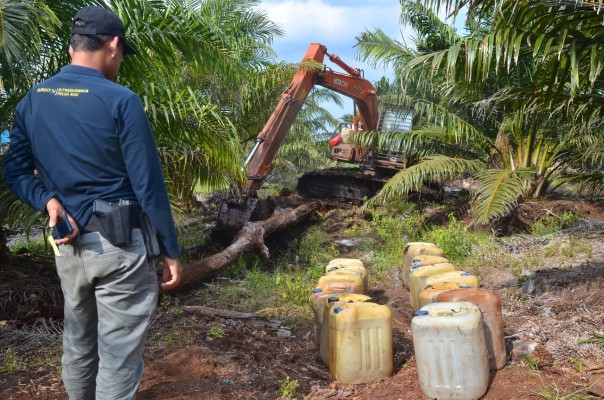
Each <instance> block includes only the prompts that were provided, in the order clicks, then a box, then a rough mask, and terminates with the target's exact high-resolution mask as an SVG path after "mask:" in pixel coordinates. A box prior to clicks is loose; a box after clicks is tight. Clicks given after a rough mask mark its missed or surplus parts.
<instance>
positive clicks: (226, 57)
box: [0, 0, 281, 222]
mask: <svg viewBox="0 0 604 400" xmlns="http://www.w3.org/2000/svg"><path fill="white" fill-rule="evenodd" d="M13 3H15V4H13ZM83 3H84V2H83V1H73V2H62V1H33V0H30V1H25V2H19V3H18V6H17V4H16V2H6V3H0V11H2V13H1V15H0V18H1V21H2V23H3V26H4V27H13V26H17V27H20V28H21V31H19V30H18V29H16V28H15V29H12V28H11V29H9V30H7V29H5V30H4V31H3V32H4V36H3V38H4V41H3V43H4V44H5V46H4V47H2V48H0V52H1V53H0V57H1V58H0V62H1V64H0V68H1V69H0V71H1V72H2V82H3V86H4V91H2V92H1V93H0V96H1V98H2V103H1V104H0V118H2V120H4V121H7V120H10V118H12V114H13V111H14V107H15V105H16V104H17V102H18V101H19V100H20V99H21V98H22V97H23V95H24V94H25V92H26V90H27V89H28V88H29V87H30V86H31V85H33V84H35V83H37V82H39V81H41V80H43V79H45V78H47V77H49V76H51V75H53V74H55V73H56V72H57V71H58V70H59V69H60V68H61V67H62V66H63V65H65V64H66V63H68V54H67V51H66V50H67V38H68V37H69V31H70V24H69V23H65V21H71V18H72V17H73V15H74V14H75V12H76V11H77V10H78V9H79V8H81V7H82V6H83V5H84V4H83ZM85 3H86V5H100V6H104V7H107V8H109V9H111V10H113V11H114V12H115V13H116V14H117V15H118V16H120V17H121V19H122V20H123V21H124V23H125V25H126V26H127V27H128V32H129V36H130V37H131V41H132V42H133V43H134V45H135V47H136V48H138V49H139V50H140V52H141V54H140V55H139V56H137V57H127V58H126V59H125V60H124V62H123V65H122V69H121V72H120V76H119V77H118V82H119V83H121V84H124V85H125V86H128V87H129V88H131V89H132V90H133V91H135V92H136V93H138V94H139V95H140V96H141V99H142V100H143V103H144V105H145V107H146V110H147V112H148V115H149V118H150V121H151V123H152V126H153V130H154V134H155V136H156V142H157V144H158V147H159V149H160V154H161V155H162V157H163V159H164V168H165V176H166V178H167V183H168V188H169V192H170V194H171V196H172V199H173V200H174V201H175V202H178V203H182V204H185V205H186V204H187V202H190V200H191V198H192V193H193V188H194V187H195V185H196V184H198V183H199V182H203V183H205V184H207V185H210V186H212V185H213V186H218V185H224V184H226V183H227V182H233V181H241V180H242V179H243V176H242V174H241V169H240V166H241V160H242V158H243V157H242V146H241V140H240V136H239V132H238V129H237V128H236V126H235V125H234V123H233V121H237V120H238V119H241V115H240V113H241V107H240V103H241V102H242V100H241V98H240V97H239V96H237V93H238V91H239V88H240V86H241V84H242V83H244V82H250V81H253V80H254V79H255V78H256V74H255V73H256V72H257V71H259V70H261V69H262V68H266V67H267V66H268V65H269V64H270V62H271V56H272V50H271V49H270V43H271V40H272V38H273V36H274V35H279V34H281V31H280V29H279V28H278V27H277V26H276V25H275V24H273V23H272V22H270V21H269V20H268V18H267V17H266V15H264V14H262V13H259V12H258V11H257V10H256V9H255V8H254V5H255V4H256V3H257V1H255V0H164V1H158V0H156V1H138V0H107V1H100V0H99V1H87V2H85ZM40 26H42V27H44V29H40ZM8 34H11V35H13V36H8ZM250 94H251V93H250ZM259 94H261V92H260V91H258V92H257V95H259ZM259 97H260V96H259ZM246 101H247V102H250V103H253V99H249V98H248V99H246ZM268 114H270V111H266V116H267V117H268ZM5 192H6V189H5V188H4V192H3V193H0V217H3V218H7V219H6V220H5V221H12V222H18V221H32V220H35V218H27V219H25V218H21V217H20V218H18V219H17V218H15V217H14V216H15V215H20V214H19V213H17V211H16V210H17V208H19V207H21V205H20V203H19V202H18V201H16V199H15V198H14V197H12V196H11V195H10V194H9V193H5ZM22 210H23V211H20V213H25V214H27V213H31V211H29V210H27V209H26V208H24V209H22Z"/></svg>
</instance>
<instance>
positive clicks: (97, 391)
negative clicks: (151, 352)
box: [56, 229, 158, 400]
mask: <svg viewBox="0 0 604 400" xmlns="http://www.w3.org/2000/svg"><path fill="white" fill-rule="evenodd" d="M59 249H60V252H61V256H59V257H56V263H57V272H58V274H59V278H60V279H61V287H62V290H63V294H64V296H65V327H64V331H63V359H62V363H63V372H62V377H63V383H64V384H65V387H66V389H67V393H68V394H69V399H70V400H88V399H96V400H109V399H111V400H117V399H134V398H135V396H136V391H137V390H138V387H139V385H140V382H141V378H142V375H143V358H142V349H143V342H144V338H145V335H146V333H147V328H148V327H149V323H150V321H151V317H152V315H153V313H154V312H155V308H156V304H157V296H158V286H157V275H156V272H155V269H154V267H153V265H152V263H149V262H148V261H147V257H146V251H145V244H144V242H143V237H142V234H141V231H140V230H139V229H134V230H133V232H132V245H131V246H128V247H115V246H113V245H111V243H109V242H108V241H107V240H105V239H104V238H103V237H102V236H101V235H100V234H99V233H96V232H91V233H86V234H84V235H81V236H80V238H79V240H77V241H75V242H73V243H72V244H70V245H64V246H60V247H59Z"/></svg>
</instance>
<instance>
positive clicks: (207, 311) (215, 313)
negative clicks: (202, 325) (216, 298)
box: [184, 306, 265, 319]
mask: <svg viewBox="0 0 604 400" xmlns="http://www.w3.org/2000/svg"><path fill="white" fill-rule="evenodd" d="M184 310H185V311H187V312H190V313H192V314H195V315H199V316H200V317H205V318H208V317H209V318H216V317H218V318H225V319H254V318H258V319H265V318H264V317H262V316H260V315H257V314H252V313H242V312H238V311H232V310H224V309H220V308H211V307H204V306H185V307H184Z"/></svg>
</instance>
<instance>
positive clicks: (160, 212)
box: [2, 65, 180, 258]
mask: <svg viewBox="0 0 604 400" xmlns="http://www.w3.org/2000/svg"><path fill="white" fill-rule="evenodd" d="M34 169H37V178H36V176H35V175H34ZM2 172H3V176H4V181H5V183H6V185H7V186H8V188H9V189H10V190H11V191H12V192H13V193H15V194H16V195H17V196H18V197H19V198H20V199H22V200H23V201H25V202H26V203H27V204H29V205H30V206H31V207H33V208H35V209H37V210H40V211H44V210H45V207H46V203H48V201H49V200H50V199H51V198H52V197H53V196H57V197H58V198H59V200H60V201H61V203H62V204H63V206H64V207H65V209H66V210H67V212H68V213H69V214H71V215H72V216H73V217H74V219H75V220H76V221H77V222H78V225H79V227H80V229H82V228H83V227H84V226H86V224H87V222H88V220H89V218H90V216H91V215H92V202H93V201H94V200H95V199H102V200H106V201H116V200H119V199H126V200H135V201H138V202H139V203H140V204H141V206H142V207H143V209H144V210H145V212H146V213H147V214H148V215H149V217H150V218H151V221H152V222H153V224H154V225H155V227H156V228H157V230H158V234H159V238H158V239H159V241H160V246H161V248H162V254H164V255H166V256H168V257H171V258H175V257H178V256H179V255H180V249H179V246H178V240H177V236H176V228H175V226H174V220H173V218H172V214H171V210H170V203H169V199H168V193H167V191H166V186H165V183H164V178H163V174H162V169H161V164H160V160H159V156H158V153H157V147H156V146H155V141H154V139H153V134H152V131H151V126H150V125H149V120H148V119H147V115H146V114H145V110H144V108H143V105H142V103H141V101H140V99H139V97H138V96H137V95H136V94H135V93H133V92H132V91H130V90H128V89H126V88H125V87H123V86H120V85H118V84H116V83H114V82H112V81H110V80H109V79H107V78H106V77H105V76H104V75H103V74H102V73H101V72H99V71H97V70H96V69H93V68H87V67H81V66H75V65H68V66H65V67H63V69H62V70H61V71H60V72H59V73H58V74H57V75H55V76H53V77H52V78H49V79H48V80H46V81H45V82H42V83H40V84H39V85H37V86H34V87H33V88H32V89H31V90H30V91H29V93H28V94H27V95H26V96H25V98H24V99H23V100H21V102H20V103H19V105H18V106H17V109H16V115H15V124H14V126H13V129H12V131H11V143H10V149H9V151H8V154H7V156H6V158H5V161H4V165H3V171H2Z"/></svg>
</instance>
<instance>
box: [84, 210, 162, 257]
mask: <svg viewBox="0 0 604 400" xmlns="http://www.w3.org/2000/svg"><path fill="white" fill-rule="evenodd" d="M92 214H93V218H94V219H96V221H94V223H93V225H96V228H97V229H96V230H98V232H99V233H100V234H101V235H102V236H103V237H104V238H105V239H107V240H108V241H109V243H111V244H112V245H114V246H117V247H124V246H129V245H130V244H132V230H133V229H134V228H140V229H141V231H142V233H143V239H144V241H145V247H146V248H147V256H148V257H149V258H153V257H157V256H158V255H159V254H160V249H159V243H158V241H157V230H156V229H155V227H154V226H153V224H152V223H151V220H150V219H149V216H148V215H147V214H146V213H145V212H144V211H143V209H142V208H141V206H140V205H139V204H138V203H136V202H133V201H130V200H120V201H118V202H107V201H104V200H95V201H94V202H93V204H92Z"/></svg>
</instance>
